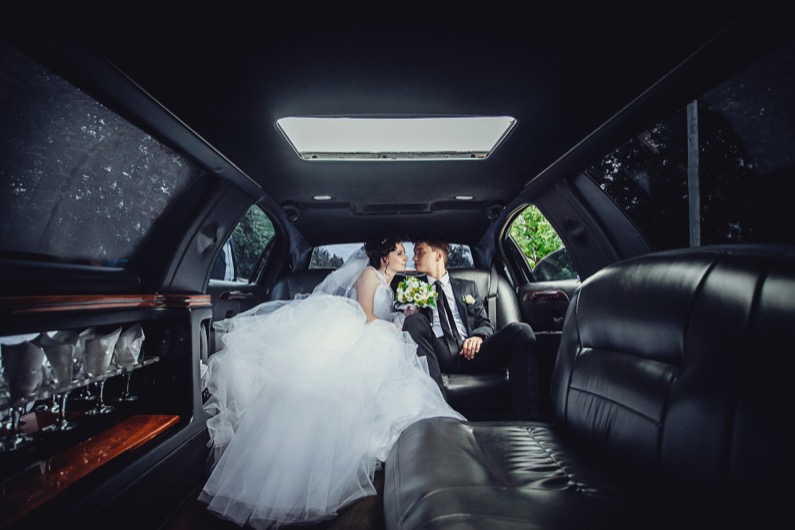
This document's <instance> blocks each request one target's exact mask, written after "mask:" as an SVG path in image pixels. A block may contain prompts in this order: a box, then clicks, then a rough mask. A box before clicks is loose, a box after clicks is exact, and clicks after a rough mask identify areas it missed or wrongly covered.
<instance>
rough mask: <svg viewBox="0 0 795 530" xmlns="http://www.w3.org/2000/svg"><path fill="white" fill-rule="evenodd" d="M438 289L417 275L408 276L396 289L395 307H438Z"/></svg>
mask: <svg viewBox="0 0 795 530" xmlns="http://www.w3.org/2000/svg"><path fill="white" fill-rule="evenodd" d="M436 296H437V293H436V290H435V289H434V288H433V286H432V285H430V284H429V283H427V282H424V281H422V280H420V279H419V278H417V277H416V276H406V277H405V278H404V279H403V280H402V281H401V282H400V283H399V284H398V287H397V291H395V308H396V309H406V308H409V307H418V308H424V307H431V308H435V307H436Z"/></svg>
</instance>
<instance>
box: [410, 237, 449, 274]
mask: <svg viewBox="0 0 795 530" xmlns="http://www.w3.org/2000/svg"><path fill="white" fill-rule="evenodd" d="M441 254H442V252H441V251H440V250H434V249H433V248H431V247H430V245H428V243H416V244H415V245H414V265H415V266H416V268H417V272H423V273H425V274H430V275H431V276H434V273H436V271H437V270H438V268H439V261H440V260H441V259H442V255H441ZM434 277H435V276H434Z"/></svg>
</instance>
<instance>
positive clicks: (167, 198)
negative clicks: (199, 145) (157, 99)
mask: <svg viewBox="0 0 795 530" xmlns="http://www.w3.org/2000/svg"><path fill="white" fill-rule="evenodd" d="M200 173H201V169H200V168H199V167H198V166H196V165H194V164H193V163H191V162H190V161H189V160H187V159H186V158H184V157H183V156H180V155H179V154H177V153H176V152H174V151H172V150H171V149H169V148H168V147H166V146H165V145H163V144H162V143H161V142H159V141H158V140H156V139H155V138H153V137H151V136H150V135H148V134H146V133H144V132H143V131H141V130H139V129H138V128H136V127H135V126H133V125H132V124H130V123H129V122H127V121H126V120H124V119H122V118H121V117H119V116H118V115H117V114H115V113H114V112H112V111H111V110H109V109H108V108H106V107H104V106H103V105H101V104H99V103H98V102H96V101H95V100H94V99H92V98H91V97H89V96H88V95H87V94H85V93H83V92H81V91H80V90H78V89H77V88H76V87H74V86H73V85H71V84H69V83H67V82H66V81H65V80H63V79H62V78H60V77H58V76H56V75H54V74H53V73H52V72H50V71H48V70H46V69H45V68H44V67H42V66H41V65H39V64H38V63H36V62H34V61H31V60H30V59H28V58H27V56H25V55H23V54H21V53H19V52H17V51H16V50H15V49H14V48H12V47H10V46H8V45H6V44H2V43H0V175H2V177H3V181H4V182H7V183H8V185H7V186H3V187H2V189H0V219H2V221H0V253H2V254H3V255H6V256H9V257H25V258H29V259H41V260H46V261H60V262H70V263H82V264H90V265H94V266H104V267H116V266H124V265H125V263H126V261H127V260H128V258H129V257H130V256H131V255H132V254H133V253H134V252H135V250H136V248H137V247H138V245H139V243H140V242H141V241H142V240H143V239H144V237H145V236H146V235H147V233H148V231H149V229H150V228H151V227H152V225H153V224H154V223H155V221H156V220H157V218H158V217H160V216H161V214H162V213H163V212H164V210H165V209H166V208H167V207H168V205H169V204H170V202H171V201H172V200H173V199H174V198H176V197H177V196H178V195H179V194H180V192H181V191H182V190H184V189H185V187H186V186H187V185H188V183H189V182H191V181H192V180H193V179H194V178H195V177H197V176H198V175H199V174H200ZM142 183H146V185H142Z"/></svg>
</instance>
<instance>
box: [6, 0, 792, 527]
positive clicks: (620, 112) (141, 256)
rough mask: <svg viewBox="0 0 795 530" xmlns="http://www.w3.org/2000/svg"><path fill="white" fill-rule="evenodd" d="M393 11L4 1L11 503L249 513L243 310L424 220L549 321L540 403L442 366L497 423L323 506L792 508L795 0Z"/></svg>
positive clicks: (464, 403) (97, 511)
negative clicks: (228, 345)
mask: <svg viewBox="0 0 795 530" xmlns="http://www.w3.org/2000/svg"><path fill="white" fill-rule="evenodd" d="M493 7H494V6H490V8H493ZM382 9H383V11H382ZM398 9H399V8H398V6H394V7H393V8H391V9H387V8H386V7H384V8H379V9H375V8H373V9H370V10H360V11H356V12H350V13H346V12H344V10H341V9H340V10H337V9H329V10H328V11H327V12H323V11H320V10H314V9H313V10H309V9H307V12H295V13H286V12H285V13H282V12H278V10H271V9H270V8H268V9H266V10H265V12H260V11H251V12H246V10H244V9H243V8H240V9H237V8H234V7H233V6H224V7H222V8H218V9H217V10H216V9H215V8H213V9H212V10H208V11H206V12H205V11H202V10H197V11H199V12H197V13H194V14H192V15H191V16H188V15H186V14H185V13H182V12H180V13H168V12H166V11H162V12H147V13H142V12H140V11H135V12H133V11H130V12H122V13H114V14H113V16H112V17H111V16H108V15H106V14H105V12H104V11H102V12H100V11H97V12H94V13H87V12H81V11H79V10H71V11H64V12H51V13H41V12H30V13H26V14H25V16H20V17H6V18H5V19H4V20H3V21H2V23H0V27H2V33H1V34H0V183H1V184H0V219H1V220H2V222H0V285H2V287H0V289H1V290H0V358H2V365H1V366H2V371H0V376H1V377H0V420H1V421H2V424H1V425H0V438H1V439H0V441H1V442H2V445H1V446H0V470H1V471H0V484H1V485H2V486H1V487H0V529H21V528H25V529H29V528H42V529H54V528H64V527H81V528H109V527H113V528H136V529H140V528H159V529H161V530H181V529H185V528H233V527H235V525H233V524H231V523H229V522H228V521H224V520H221V519H219V518H217V517H215V516H214V515H212V514H210V513H209V512H207V510H206V509H205V506H204V505H203V504H202V503H200V502H199V501H198V500H197V496H198V493H199V491H200V490H201V487H202V486H203V484H204V482H205V481H206V479H207V477H208V473H209V470H210V469H211V467H212V465H213V460H212V456H211V455H212V453H211V452H210V450H209V448H208V440H209V435H208V431H207V427H206V421H207V419H208V418H209V414H208V412H207V411H205V409H204V407H203V404H204V403H205V402H206V400H207V399H208V398H209V392H210V390H209V389H208V388H207V385H206V378H205V374H206V370H207V363H208V361H209V359H210V358H211V357H212V355H215V354H216V353H218V352H219V351H221V350H222V349H223V336H222V333H221V331H220V330H219V329H218V328H216V326H215V324H217V323H219V322H221V321H223V320H225V319H229V318H234V317H235V315H237V314H239V313H241V312H244V311H246V310H248V309H250V308H252V307H254V306H256V305H258V304H260V303H262V302H266V301H271V300H290V299H293V298H295V297H296V296H300V295H303V294H306V293H309V292H311V291H312V289H314V287H315V286H316V285H317V284H318V283H319V282H320V281H321V280H322V279H323V278H324V277H325V276H326V275H327V274H329V273H330V272H331V271H333V270H334V269H335V268H336V267H338V266H339V265H340V264H341V263H342V262H343V261H344V260H345V259H346V258H347V257H348V256H349V255H350V254H351V252H352V251H353V250H355V249H357V248H359V247H360V246H361V244H362V242H363V241H364V240H365V239H366V238H368V237H369V236H370V235H372V234H373V233H379V232H386V233H400V234H405V241H406V247H407V249H408V250H409V255H411V254H410V249H411V247H412V242H413V238H414V237H416V236H417V235H418V234H420V233H422V232H425V231H427V230H429V229H433V230H436V231H439V232H442V233H443V234H445V235H446V236H447V237H448V238H449V240H450V241H451V243H453V246H452V248H453V251H452V252H451V255H450V258H449V262H448V265H449V269H450V273H451V275H452V276H455V277H460V278H467V279H470V280H473V281H475V282H476V284H477V286H478V291H479V293H480V294H481V295H482V296H483V298H484V299H485V300H486V302H487V303H486V305H487V307H488V312H489V316H490V318H491V319H492V320H493V322H494V324H495V326H496V327H497V328H498V329H499V328H501V327H503V326H505V325H507V324H509V323H511V322H526V323H528V324H530V325H531V327H532V328H533V330H534V333H535V336H536V348H537V352H538V373H539V376H540V380H541V389H542V393H543V395H542V405H543V411H544V414H543V418H541V419H539V420H538V421H518V420H516V419H514V418H513V417H512V414H511V408H510V396H509V385H508V383H509V379H508V373H507V370H505V369H498V370H495V371H494V372H491V373H485V374H476V375H462V374H455V373H449V374H443V375H444V384H445V387H446V392H447V396H448V401H449V403H450V404H451V406H453V407H454V408H455V409H456V410H458V411H459V412H461V413H462V414H463V415H464V416H465V417H466V418H467V420H466V421H464V422H461V421H451V420H444V419H440V418H435V419H427V420H422V421H418V422H416V423H413V424H412V425H410V426H409V427H408V428H406V429H405V431H403V432H402V433H401V435H400V437H399V438H398V440H397V442H396V443H395V445H394V446H393V447H392V450H391V451H390V453H389V455H388V457H387V458H386V460H385V461H384V462H383V467H382V468H381V469H379V470H378V471H377V472H376V476H375V477H374V482H375V485H376V489H377V490H378V495H377V496H372V497H368V498H365V499H362V500H359V501H357V502H356V503H353V504H351V505H349V506H346V507H344V508H343V509H342V510H340V513H339V514H338V515H337V517H335V518H333V519H331V520H328V521H324V522H322V523H318V524H317V525H315V526H316V527H318V528H368V529H379V528H385V529H390V530H398V529H401V530H409V529H419V528H422V529H447V528H489V529H492V528H506V529H508V528H576V527H595V528H614V529H615V528H654V527H660V528H662V527H670V526H672V525H675V526H677V527H694V528H695V527H704V526H705V525H709V526H721V525H722V526H726V527H737V525H739V524H743V525H753V526H759V527H765V526H768V525H769V524H773V523H774V522H776V523H777V522H778V521H779V520H784V521H786V520H788V519H791V516H789V513H788V511H787V509H786V507H787V504H788V502H789V501H790V499H792V498H793V497H792V494H793V493H795V492H793V486H792V485H793V483H795V456H793V452H792V451H791V445H792V444H791V442H790V438H789V433H790V431H791V429H790V426H789V420H788V418H791V417H792V413H791V411H792V408H793V405H795V402H794V401H795V400H793V394H792V393H791V392H789V383H790V375H791V374H792V373H793V368H795V362H794V361H793V359H795V355H793V354H795V351H793V347H792V343H793V342H792V340H791V337H790V333H789V332H790V330H791V329H792V328H793V325H795V230H793V223H792V220H791V216H790V215H789V212H790V211H791V201H792V197H795V193H793V192H795V185H794V184H793V182H795V166H794V165H793V164H794V162H795V41H793V33H792V31H791V28H790V27H789V26H790V24H788V22H787V20H788V18H787V16H786V15H785V14H784V13H783V10H782V9H781V8H777V7H773V6H770V5H767V3H761V4H758V5H755V6H753V7H750V6H745V5H741V4H734V5H732V6H730V5H728V4H720V5H716V6H711V7H710V8H709V9H707V7H705V6H701V7H694V6H685V7H683V8H681V9H678V8H677V9H674V8H673V7H671V6H669V5H660V6H656V5H655V6H649V5H643V6H638V7H632V8H628V7H622V8H621V9H618V8H617V7H605V6H594V7H588V8H582V7H577V8H576V9H575V8H573V7H566V8H565V9H564V8H555V9H553V8H549V9H538V10H535V9H533V10H530V12H529V13H526V14H522V15H520V14H519V13H517V12H515V11H513V10H511V12H510V13H509V12H498V13H481V12H480V11H478V10H475V11H469V12H466V13H463V12H460V11H455V12H452V11H442V10H439V11H434V10H433V9H430V8H429V9H428V10H427V12H425V8H423V13H422V14H420V13H418V12H417V11H412V12H411V13H408V12H406V13H397V12H396V11H398ZM400 9H402V7H401V8H400ZM309 11H311V12H309ZM346 126H348V128H345V127H346ZM367 126H373V127H375V129H365V127H367ZM312 127H315V128H314V129H313V128H312ZM336 127H342V128H336ZM395 130H397V131H398V132H396V133H394V132H393V131H395ZM362 142H364V143H362ZM409 267H410V268H411V263H410V264H409Z"/></svg>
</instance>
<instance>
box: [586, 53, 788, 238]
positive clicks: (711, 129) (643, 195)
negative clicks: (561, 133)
mask: <svg viewBox="0 0 795 530" xmlns="http://www.w3.org/2000/svg"><path fill="white" fill-rule="evenodd" d="M794 80H795V49H794V48H793V46H792V45H790V46H789V47H788V48H785V49H783V50H780V51H779V52H778V53H776V54H774V55H773V56H771V57H769V58H768V59H766V60H765V61H762V62H760V63H758V64H756V65H755V66H753V67H751V68H749V69H748V70H746V71H745V72H742V73H741V74H739V75H738V76H736V77H735V78H733V79H730V80H728V81H727V82H725V83H723V84H722V85H720V86H718V87H717V88H714V89H712V90H710V91H709V92H707V93H706V94H704V95H703V96H702V97H700V98H699V99H698V100H697V101H696V102H695V103H694V104H693V105H691V107H690V112H689V113H688V109H687V108H681V109H679V110H678V111H677V112H674V113H673V114H672V115H670V116H668V117H667V118H665V119H663V120H661V121H659V122H658V123H657V124H655V125H654V126H652V127H650V128H648V129H647V130H645V131H643V132H641V133H640V134H638V135H637V136H635V137H634V138H631V139H630V140H628V141H627V142H626V143H624V144H623V145H621V146H619V147H618V148H617V149H616V150H615V151H613V152H612V153H610V154H609V155H607V156H606V157H604V158H603V159H602V160H601V161H600V162H599V163H597V164H595V165H594V166H592V167H591V168H589V169H588V170H586V174H587V175H588V176H589V177H590V178H591V179H592V180H594V182H596V183H597V185H599V186H600V187H601V188H602V189H603V190H604V191H605V192H606V193H607V194H608V195H609V196H610V197H611V198H612V200H613V201H614V202H615V203H616V204H617V205H618V206H619V207H620V208H622V209H623V210H624V212H625V213H626V214H627V216H628V217H629V218H630V219H631V220H632V221H633V222H634V223H635V224H636V225H637V226H638V227H639V229H640V230H641V231H642V232H643V234H644V235H645V237H646V238H647V240H648V242H649V243H650V244H651V246H652V248H654V249H656V250H663V249H669V248H677V247H687V246H689V245H690V242H691V240H695V241H700V243H701V244H703V245H708V244H721V243H739V242H773V243H793V242H795V233H794V232H793V231H792V230H791V222H790V221H789V219H788V215H787V212H788V210H789V201H790V200H791V197H792V196H793V192H795V174H794V172H793V158H795V103H794V102H795V82H794ZM693 124H697V127H694V128H693V130H695V131H697V132H695V133H694V134H692V135H691V136H690V138H688V125H691V126H692V125H693ZM688 141H690V145H691V147H690V151H689V150H688V149H689V148H688ZM692 146H696V148H695V149H693V147H692ZM695 153H697V159H691V158H690V157H695ZM692 160H697V167H698V172H697V174H696V173H693V174H691V180H690V182H691V183H692V182H696V183H697V185H698V186H697V188H696V187H693V188H692V189H699V190H700V191H699V194H698V195H697V196H694V198H697V199H698V200H697V201H695V202H696V203H697V204H698V205H699V207H698V213H697V215H696V214H693V215H691V212H690V208H691V206H690V202H691V201H690V196H689V195H690V191H689V190H690V189H691V188H690V185H689V181H688V164H689V162H691V161H692ZM695 165H696V164H694V166H695ZM691 231H697V233H696V234H695V235H693V234H691Z"/></svg>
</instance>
